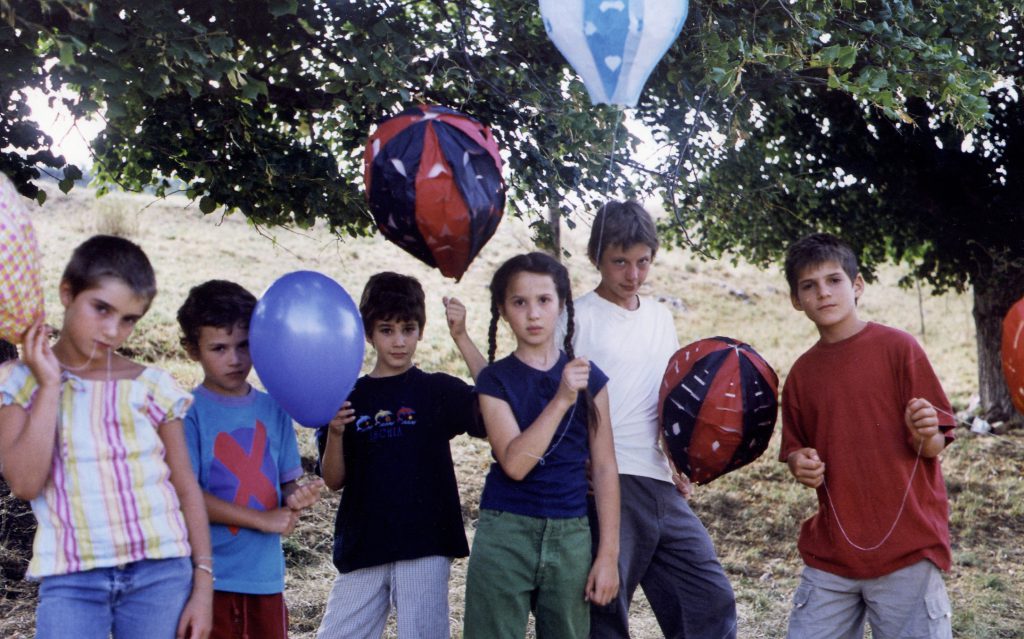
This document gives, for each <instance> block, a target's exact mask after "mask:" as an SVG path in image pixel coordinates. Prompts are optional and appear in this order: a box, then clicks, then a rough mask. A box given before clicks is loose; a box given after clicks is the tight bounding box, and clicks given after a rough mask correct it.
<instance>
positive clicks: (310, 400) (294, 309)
mask: <svg viewBox="0 0 1024 639" xmlns="http://www.w3.org/2000/svg"><path fill="white" fill-rule="evenodd" d="M363 340H364V337H363V321H362V319H361V317H360V315H359V308H358V307H357V306H356V304H355V302H353V301H352V298H351V297H350V296H349V294H348V293H347V292H345V289H344V288H342V287H341V285H340V284H338V283H337V282H335V281H334V280H332V279H331V278H329V277H327V276H326V275H323V274H322V273H316V272H314V271H295V272H294V273H288V274H287V275H283V276H281V277H280V278H278V279H277V281H275V282H274V283H273V284H271V285H270V288H268V289H267V291H266V293H264V294H263V297H262V298H260V300H259V302H257V303H256V308H255V309H254V310H253V314H252V320H251V321H250V323H249V352H250V354H251V355H252V365H253V368H255V369H256V373H257V374H258V375H259V376H260V381H262V382H263V385H264V386H265V387H266V389H267V392H268V393H270V396H271V397H273V398H274V399H275V400H277V402H278V403H279V404H280V405H281V407H282V408H284V410H285V412H287V413H288V414H289V415H291V417H292V419H294V420H295V421H297V422H298V423H300V424H302V425H303V426H307V427H309V428H316V427H318V426H323V425H325V424H327V422H329V421H331V418H332V417H334V415H335V413H337V412H338V409H339V408H341V405H342V404H343V403H344V402H345V399H346V398H347V397H348V395H349V393H350V392H352V387H353V386H355V383H356V380H357V379H358V378H359V370H360V368H361V367H362V364H363V350H364V348H365V345H364V341H363Z"/></svg>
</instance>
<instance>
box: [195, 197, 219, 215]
mask: <svg viewBox="0 0 1024 639" xmlns="http://www.w3.org/2000/svg"><path fill="white" fill-rule="evenodd" d="M199 210H200V211H202V212H203V214H204V215H209V214H210V213H213V212H214V211H216V210H217V203H216V202H215V201H214V200H213V198H212V197H210V196H208V195H204V196H203V197H202V198H200V200H199Z"/></svg>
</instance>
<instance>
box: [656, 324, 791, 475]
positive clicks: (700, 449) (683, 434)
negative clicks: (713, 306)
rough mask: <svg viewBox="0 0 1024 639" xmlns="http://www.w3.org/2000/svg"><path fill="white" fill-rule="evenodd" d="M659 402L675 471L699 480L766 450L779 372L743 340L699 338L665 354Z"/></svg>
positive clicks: (775, 411) (776, 403) (776, 401)
mask: <svg viewBox="0 0 1024 639" xmlns="http://www.w3.org/2000/svg"><path fill="white" fill-rule="evenodd" d="M659 405H660V407H661V429H662V432H663V433H664V436H665V443H666V445H667V447H668V454H669V455H670V456H671V457H672V461H673V462H675V465H676V469H677V470H679V471H680V472H682V473H684V474H685V475H686V476H687V477H689V478H690V480H691V481H693V482H694V483H697V484H706V483H708V482H710V481H712V480H714V479H716V478H718V477H720V476H722V475H724V474H726V473H728V472H731V471H733V470H736V469H737V468H739V467H741V466H744V465H746V464H749V463H750V462H752V461H754V460H755V459H757V458H758V457H760V456H761V454H762V453H763V452H764V451H765V449H767V448H768V442H769V440H770V439H771V437H772V432H773V431H774V430H775V421H776V418H777V416H778V406H779V378H778V376H777V375H776V374H775V371H774V370H773V369H772V367H771V366H769V365H768V362H766V361H765V360H764V358H762V357H761V356H760V355H758V353H757V352H756V351H755V350H754V349H753V348H751V347H750V345H748V344H744V343H743V342H738V341H736V340H734V339H731V338H728V337H711V338H707V339H702V340H699V341H697V342H694V343H692V344H689V345H687V346H684V347H683V348H681V349H679V350H678V351H676V354H675V355H673V356H672V359H671V360H669V363H668V367H667V368H666V369H665V376H664V378H663V379H662V383H661V392H660V394H659Z"/></svg>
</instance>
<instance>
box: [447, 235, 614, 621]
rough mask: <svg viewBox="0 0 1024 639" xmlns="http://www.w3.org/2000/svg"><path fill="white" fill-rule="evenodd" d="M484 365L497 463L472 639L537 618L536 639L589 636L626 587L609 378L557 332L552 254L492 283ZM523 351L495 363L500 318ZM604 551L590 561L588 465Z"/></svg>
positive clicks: (564, 291)
mask: <svg viewBox="0 0 1024 639" xmlns="http://www.w3.org/2000/svg"><path fill="white" fill-rule="evenodd" d="M490 290H491V308H492V316H491V327H490V333H489V350H488V361H490V362H492V364H491V365H489V366H488V367H486V368H484V369H483V371H481V372H480V375H479V377H478V379H477V393H478V394H479V398H480V411H481V413H482V415H483V419H484V425H485V426H486V428H487V437H488V439H489V440H490V443H491V448H492V453H493V456H494V458H495V460H496V463H494V464H492V465H491V470H490V473H489V474H488V475H487V479H486V482H485V484H484V490H483V495H482V497H481V500H480V522H479V524H478V526H477V531H476V536H475V538H474V541H473V552H472V554H471V555H470V559H469V568H468V572H467V575H466V611H465V628H464V632H465V634H464V637H465V638H466V639H491V638H493V637H504V638H510V637H522V636H524V635H525V633H526V626H527V621H528V617H529V613H530V611H531V610H532V612H533V614H534V617H535V620H536V628H537V636H538V637H559V638H560V639H573V638H582V637H586V636H587V634H588V633H589V630H590V606H589V604H588V602H592V603H594V604H596V605H604V604H607V603H608V602H609V601H611V600H612V598H613V597H614V596H615V594H616V592H617V591H618V589H619V574H618V553H619V483H618V470H617V467H616V464H615V453H614V449H613V444H612V434H611V426H610V424H609V421H608V415H609V411H608V393H607V391H606V390H605V384H606V383H607V381H608V378H607V376H606V375H605V374H604V373H603V372H601V371H600V370H599V369H598V368H597V367H596V366H592V365H591V364H590V363H589V362H587V360H586V359H583V358H576V359H573V355H572V347H571V344H572V333H571V331H570V333H569V334H568V335H567V336H566V339H565V344H564V346H563V348H564V351H563V350H561V349H559V347H558V345H557V344H556V343H555V331H556V330H557V329H558V325H559V317H560V314H561V312H562V310H563V308H564V310H565V311H566V312H567V313H568V317H569V324H568V325H569V326H570V327H571V326H572V325H573V322H572V317H573V306H572V293H571V290H570V285H569V274H568V272H567V271H566V269H565V267H564V266H562V265H561V264H559V263H558V262H557V261H556V260H555V259H554V258H552V257H551V256H549V255H546V254H544V253H528V254H524V255H517V256H516V257H513V258H511V259H510V260H508V261H507V262H505V263H504V264H503V265H502V266H501V267H500V268H499V269H498V270H497V272H496V273H495V274H494V278H493V279H492V280H491V285H490ZM499 314H500V315H501V317H502V318H503V319H504V320H505V322H506V323H507V324H508V326H509V328H511V329H512V332H513V333H514V334H515V338H516V349H515V351H514V352H513V353H512V354H511V355H509V356H507V357H505V358H504V359H502V360H500V361H498V362H496V363H494V351H495V335H496V332H497V324H498V315H499ZM588 459H589V460H590V463H591V476H592V482H593V489H594V496H595V500H596V503H597V510H598V516H599V520H600V541H599V546H598V549H597V553H596V555H595V556H594V557H593V563H591V538H590V527H589V525H588V523H587V490H588V485H587V474H586V464H587V461H588Z"/></svg>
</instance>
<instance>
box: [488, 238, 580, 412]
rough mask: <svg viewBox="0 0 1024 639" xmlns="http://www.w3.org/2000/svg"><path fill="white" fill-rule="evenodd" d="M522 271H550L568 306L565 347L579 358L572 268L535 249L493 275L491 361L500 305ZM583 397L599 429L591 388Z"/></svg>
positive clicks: (573, 356)
mask: <svg viewBox="0 0 1024 639" xmlns="http://www.w3.org/2000/svg"><path fill="white" fill-rule="evenodd" d="M519 273H534V274H536V275H547V276H549V277H550V278H551V281H553V282H554V283H555V293H556V294H557V295H558V301H559V303H561V304H562V305H563V306H565V314H566V319H567V322H566V331H565V340H564V341H563V343H562V349H563V350H564V351H565V354H566V355H567V356H568V357H569V359H570V360H572V359H575V358H576V355H575V354H574V353H573V348H572V338H573V335H574V334H575V331H576V321H575V312H574V310H573V305H572V284H571V283H570V282H569V271H568V269H566V268H565V266H563V265H562V264H561V263H559V262H558V260H556V259H555V258H553V257H551V256H550V255H548V254H547V253H541V252H540V251H534V252H532V253H522V254H520V255H516V256H515V257H511V258H509V259H508V260H507V261H506V262H505V263H504V264H502V265H501V266H499V267H498V270H497V271H495V272H494V276H493V277H492V278H491V285H490V287H489V288H490V291H491V325H490V328H489V329H488V331H487V361H488V362H489V363H491V364H493V363H494V353H495V351H496V350H497V335H498V317H500V315H501V313H500V307H501V305H502V304H504V303H505V295H506V293H507V292H508V283H509V282H510V281H511V280H512V278H513V277H514V276H515V275H518V274H519ZM583 398H584V400H585V403H586V407H587V426H588V427H589V428H590V429H591V430H597V425H598V417H599V415H598V412H597V405H596V404H594V398H593V396H592V395H591V394H590V389H586V388H585V389H583Z"/></svg>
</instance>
